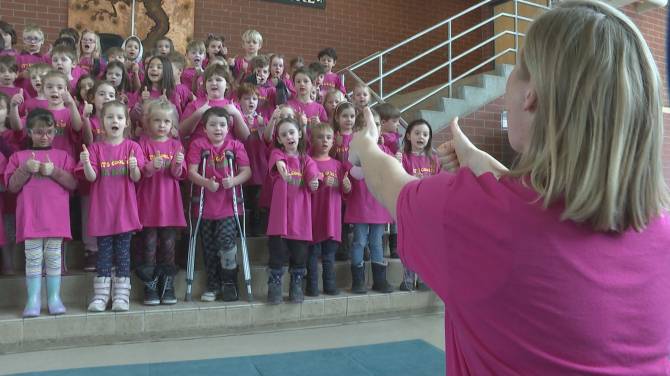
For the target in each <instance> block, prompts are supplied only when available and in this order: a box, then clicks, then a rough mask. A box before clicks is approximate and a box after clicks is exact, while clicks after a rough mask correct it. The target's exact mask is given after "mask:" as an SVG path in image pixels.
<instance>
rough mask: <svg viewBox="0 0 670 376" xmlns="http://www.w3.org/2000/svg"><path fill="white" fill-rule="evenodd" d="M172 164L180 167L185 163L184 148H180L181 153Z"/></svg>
mask: <svg viewBox="0 0 670 376" xmlns="http://www.w3.org/2000/svg"><path fill="white" fill-rule="evenodd" d="M172 163H173V164H175V165H180V164H182V163H184V148H183V147H181V148H179V151H178V152H177V154H176V155H175V156H174V159H173V160H172Z"/></svg>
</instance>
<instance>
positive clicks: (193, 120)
mask: <svg viewBox="0 0 670 376" xmlns="http://www.w3.org/2000/svg"><path fill="white" fill-rule="evenodd" d="M191 105H193V106H195V102H191V104H189V106H191ZM211 107H212V106H210V105H209V102H205V103H204V104H203V105H202V106H200V107H199V108H197V109H196V110H195V111H193V113H192V114H191V115H190V116H188V117H186V118H185V119H184V120H182V121H181V122H180V123H179V136H181V137H186V136H190V135H191V134H192V133H193V131H195V127H197V126H198V123H199V122H200V119H202V115H203V114H204V113H205V111H207V110H209V109H210V108H211Z"/></svg>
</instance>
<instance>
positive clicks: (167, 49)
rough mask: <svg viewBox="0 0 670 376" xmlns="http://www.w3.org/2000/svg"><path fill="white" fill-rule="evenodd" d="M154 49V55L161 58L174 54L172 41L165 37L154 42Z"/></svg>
mask: <svg viewBox="0 0 670 376" xmlns="http://www.w3.org/2000/svg"><path fill="white" fill-rule="evenodd" d="M154 49H155V50H156V53H157V54H158V55H161V56H168V55H170V54H171V53H173V52H175V50H174V43H173V42H172V39H170V38H168V37H167V36H165V35H164V36H162V37H161V38H160V39H158V40H157V41H156V45H155V46H154Z"/></svg>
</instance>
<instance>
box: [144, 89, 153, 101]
mask: <svg viewBox="0 0 670 376" xmlns="http://www.w3.org/2000/svg"><path fill="white" fill-rule="evenodd" d="M149 98H151V93H150V92H149V88H148V87H146V86H145V87H144V90H142V101H143V102H144V101H146V100H148V99H149Z"/></svg>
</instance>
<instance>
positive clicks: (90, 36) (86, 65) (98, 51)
mask: <svg viewBox="0 0 670 376" xmlns="http://www.w3.org/2000/svg"><path fill="white" fill-rule="evenodd" d="M101 55H102V47H101V46H100V37H99V36H98V34H96V33H95V32H94V31H91V30H84V31H82V32H81V39H80V40H79V63H78V65H79V67H80V68H81V69H82V70H84V71H85V72H86V73H88V74H91V75H93V76H94V77H98V75H99V74H100V73H102V72H104V71H105V62H104V61H103V60H102V59H101ZM52 58H53V54H52ZM75 82H76V81H75Z"/></svg>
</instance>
